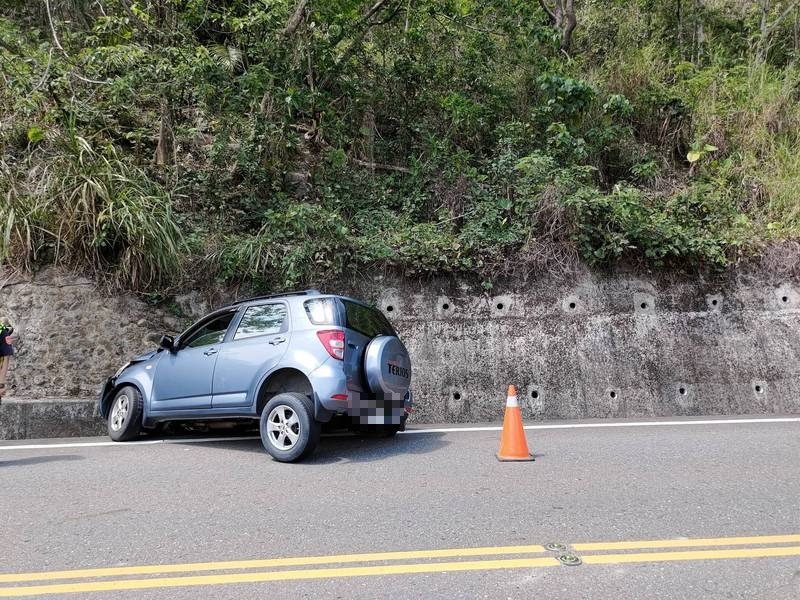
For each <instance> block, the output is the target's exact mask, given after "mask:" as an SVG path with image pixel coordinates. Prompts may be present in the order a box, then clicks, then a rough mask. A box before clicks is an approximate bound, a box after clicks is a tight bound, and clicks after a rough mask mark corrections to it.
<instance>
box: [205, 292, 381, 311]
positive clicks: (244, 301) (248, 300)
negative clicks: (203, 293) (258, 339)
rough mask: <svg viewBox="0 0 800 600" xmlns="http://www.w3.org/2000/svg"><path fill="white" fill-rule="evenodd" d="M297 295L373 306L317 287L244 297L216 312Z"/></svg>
mask: <svg viewBox="0 0 800 600" xmlns="http://www.w3.org/2000/svg"><path fill="white" fill-rule="evenodd" d="M296 296H306V297H315V296H319V297H323V298H340V299H342V300H348V301H350V302H355V303H356V304H361V305H362V306H366V307H369V308H372V307H371V306H370V305H369V304H368V303H366V302H364V301H363V300H358V299H357V298H351V297H349V296H342V295H339V294H326V293H324V292H321V291H319V290H317V289H308V290H298V291H295V292H282V293H280V294H268V295H265V296H253V297H251V298H244V299H242V300H237V301H236V302H231V303H230V304H227V305H225V306H223V307H221V308H219V309H217V310H215V311H214V312H218V311H224V310H226V309H231V308H235V307H240V306H242V305H245V304H250V303H251V302H260V301H262V300H278V299H283V298H292V297H296Z"/></svg>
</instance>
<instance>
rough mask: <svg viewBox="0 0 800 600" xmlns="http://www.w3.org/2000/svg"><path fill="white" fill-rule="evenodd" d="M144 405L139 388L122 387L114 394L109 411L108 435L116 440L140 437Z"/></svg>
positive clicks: (125, 440)
mask: <svg viewBox="0 0 800 600" xmlns="http://www.w3.org/2000/svg"><path fill="white" fill-rule="evenodd" d="M143 406H144V403H143V402H142V395H141V394H140V393H139V390H138V389H136V388H135V387H133V386H132V385H125V386H123V387H121V388H120V389H119V390H118V391H117V393H116V394H114V399H113V400H112V401H111V408H110V409H109V411H108V436H109V437H110V438H111V439H112V440H114V441H115V442H127V441H128V440H132V439H134V438H136V437H139V432H140V431H141V430H142V412H143Z"/></svg>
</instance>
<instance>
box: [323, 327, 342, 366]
mask: <svg viewBox="0 0 800 600" xmlns="http://www.w3.org/2000/svg"><path fill="white" fill-rule="evenodd" d="M317 337H318V338H319V341H320V342H322V345H323V346H325V350H327V351H328V354H330V355H331V356H332V357H333V358H335V359H336V360H344V331H342V330H341V329H328V330H325V331H318V332H317Z"/></svg>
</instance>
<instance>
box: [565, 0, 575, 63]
mask: <svg viewBox="0 0 800 600" xmlns="http://www.w3.org/2000/svg"><path fill="white" fill-rule="evenodd" d="M564 8H565V10H564V23H563V25H562V30H561V31H562V32H561V50H562V51H563V52H565V53H567V54H569V49H570V46H571V44H572V32H573V31H575V27H577V26H578V20H577V19H576V18H575V2H574V0H567V3H566V6H565V7H564Z"/></svg>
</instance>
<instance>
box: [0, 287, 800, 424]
mask: <svg viewBox="0 0 800 600" xmlns="http://www.w3.org/2000/svg"><path fill="white" fill-rule="evenodd" d="M4 280H5V285H3V287H2V289H0V294H1V297H0V313H3V315H5V316H6V317H7V318H10V319H11V320H12V322H13V323H14V324H15V326H16V327H17V335H18V339H19V341H20V344H19V355H18V357H17V361H16V362H15V364H14V368H13V370H12V371H11V373H10V385H11V395H13V396H16V397H18V398H22V399H34V400H38V399H39V398H42V397H68V398H93V397H94V395H95V394H96V392H97V390H98V387H99V385H100V384H101V383H102V381H103V380H104V379H105V377H107V376H108V375H109V374H110V373H113V372H114V371H115V370H116V368H117V367H118V366H119V365H120V364H122V363H123V362H124V361H125V360H126V358H127V357H130V356H133V355H135V354H137V353H139V352H141V351H144V350H146V349H148V348H151V347H152V346H153V345H154V343H155V340H157V339H158V336H159V334H160V333H161V332H164V331H168V332H176V331H179V330H180V329H181V328H182V327H183V326H185V325H187V324H188V323H190V322H191V321H192V320H193V319H194V318H196V317H198V316H200V315H202V314H203V313H204V312H206V311H208V310H209V309H210V308H212V307H213V306H212V305H213V304H214V303H210V302H208V301H206V300H205V299H204V298H203V296H202V295H201V294H200V293H198V292H194V293H191V294H186V295H183V296H179V297H176V298H174V299H171V300H170V301H169V302H167V303H165V304H164V305H162V306H161V307H158V308H154V307H152V306H148V305H146V304H145V303H143V302H141V301H139V300H138V299H136V298H135V297H133V296H117V297H107V296H105V295H103V294H102V293H100V292H99V291H98V290H97V289H96V287H95V286H94V284H93V283H92V282H91V281H87V280H81V279H76V278H74V277H69V276H66V275H63V274H60V273H58V272H56V271H47V272H44V273H41V274H39V275H38V276H37V277H36V278H34V279H31V278H20V277H11V276H10V275H8V274H6V275H5V276H4V275H3V274H2V273H1V272H0V283H1V282H3V281H4ZM331 291H335V292H347V293H351V294H353V295H356V296H359V297H362V298H365V299H368V300H371V301H374V302H376V303H377V304H378V305H379V307H380V308H381V309H382V310H383V311H384V312H385V314H386V315H387V316H388V317H389V318H390V319H391V320H392V321H393V322H394V324H395V325H396V327H397V329H398V331H399V332H400V334H401V337H402V338H403V340H404V341H405V343H406V345H407V346H408V348H409V350H410V352H411V354H412V360H413V364H414V384H413V386H414V390H415V400H416V407H415V413H414V419H415V420H416V421H418V422H466V421H488V420H497V419H499V418H501V416H502V411H503V400H504V394H505V389H506V386H507V385H508V384H509V383H515V384H516V385H517V386H518V388H519V389H520V394H521V400H522V402H521V405H522V407H523V412H524V415H525V418H527V419H556V418H581V417H615V418H618V417H641V416H673V415H675V416H677V415H703V414H722V415H730V414H772V413H800V283H799V282H798V281H796V280H792V279H784V278H781V277H779V276H777V275H769V274H762V273H743V272H736V273H731V274H728V275H727V276H726V277H724V278H717V279H710V280H703V281H696V280H694V279H693V278H691V277H688V276H682V277H676V276H673V277H672V278H671V279H665V278H664V277H655V276H649V277H642V276H637V275H630V274H617V275H598V274H596V273H590V272H585V273H582V274H581V275H580V276H577V277H574V278H572V279H570V280H556V279H552V278H542V279H538V280H529V281H528V282H526V283H525V284H524V285H515V286H513V287H512V286H511V285H509V286H508V287H507V288H505V289H502V290H501V292H499V293H485V292H482V291H481V290H480V288H479V287H476V286H473V285H470V284H468V283H466V282H464V281H459V280H435V281H427V282H420V281H415V282H408V281H400V280H395V279H385V278H382V277H377V278H375V279H372V280H370V281H366V282H360V283H359V284H358V285H355V286H349V287H343V288H342V289H332V290H331ZM218 303H219V302H218ZM0 316H2V315H0ZM6 404H7V405H6ZM6 404H4V406H3V408H0V437H6V438H12V437H25V436H28V437H30V436H33V435H36V436H39V435H45V434H47V432H48V431H50V430H48V428H47V425H42V426H41V427H40V426H39V425H38V424H34V423H32V420H35V419H39V418H45V417H43V416H42V415H43V414H44V413H37V410H39V409H37V408H34V405H33V404H30V405H28V404H25V403H20V404H19V406H17V407H15V405H14V404H9V403H6ZM58 404H59V403H58V402H56V403H50V406H56V408H53V409H47V414H50V415H54V416H53V418H52V419H53V421H54V422H55V421H58V420H59V419H61V420H63V421H66V422H67V423H69V422H70V421H71V420H72V419H73V416H71V415H74V420H76V421H79V422H81V423H84V422H89V421H91V418H90V417H89V415H88V413H87V412H86V411H90V410H91V409H90V408H89V407H90V406H91V403H87V404H85V405H84V407H83V408H81V409H80V410H78V412H77V413H73V412H71V411H74V410H76V409H75V408H74V406H71V405H70V406H71V408H69V409H65V411H61V409H59V408H57V406H58ZM8 406H11V407H13V408H8ZM42 410H44V409H42ZM14 415H16V416H14ZM26 415H27V416H26ZM58 415H60V416H58ZM47 418H50V417H47ZM26 419H27V421H26V424H20V423H21V421H25V420H26ZM11 423H17V425H12V424H11ZM81 427H83V425H81V426H80V427H77V426H76V428H74V429H70V428H69V427H68V426H64V427H61V428H60V429H58V431H55V430H53V431H52V433H53V434H57V435H75V434H77V433H79V432H83V431H84V429H81ZM91 427H93V425H92V426H90V429H89V430H91ZM100 431H102V428H101V429H100Z"/></svg>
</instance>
